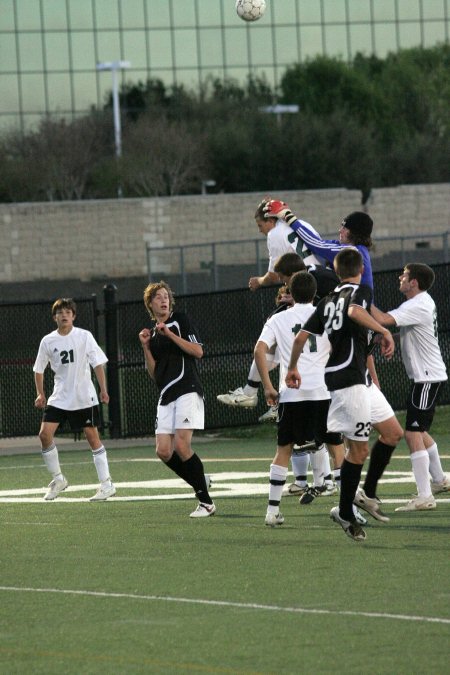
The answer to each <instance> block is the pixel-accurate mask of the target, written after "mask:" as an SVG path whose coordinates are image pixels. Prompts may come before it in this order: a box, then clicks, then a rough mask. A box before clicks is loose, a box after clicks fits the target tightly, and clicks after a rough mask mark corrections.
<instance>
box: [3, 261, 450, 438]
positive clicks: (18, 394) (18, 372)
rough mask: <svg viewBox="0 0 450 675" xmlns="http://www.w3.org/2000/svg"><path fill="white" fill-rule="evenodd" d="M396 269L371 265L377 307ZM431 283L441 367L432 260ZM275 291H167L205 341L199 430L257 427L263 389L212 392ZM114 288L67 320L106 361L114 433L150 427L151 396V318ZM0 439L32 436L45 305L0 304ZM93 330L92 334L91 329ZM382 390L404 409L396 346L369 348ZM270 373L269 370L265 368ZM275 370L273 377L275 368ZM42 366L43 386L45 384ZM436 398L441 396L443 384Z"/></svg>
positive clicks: (245, 352)
mask: <svg viewBox="0 0 450 675" xmlns="http://www.w3.org/2000/svg"><path fill="white" fill-rule="evenodd" d="M400 269H401V264H400V261H399V266H398V268H397V269H396V270H395V271H387V272H376V273H375V274H374V277H375V289H376V291H375V293H376V298H375V300H376V304H377V306H378V307H380V309H383V310H389V309H392V308H394V307H397V306H398V305H399V304H400V302H401V301H402V298H403V296H401V294H400V293H399V291H398V285H399V284H398V276H399V272H400ZM434 270H435V273H436V282H435V285H434V286H433V288H432V289H431V295H432V296H433V298H434V300H435V302H436V304H437V307H438V326H439V341H440V346H441V351H442V355H443V358H444V361H445V363H446V364H447V366H448V365H449V364H450V293H449V289H450V265H449V264H440V265H435V266H434ZM276 290H277V289H276V288H275V287H271V288H263V289H260V290H259V291H257V292H256V293H251V292H249V290H248V289H247V288H245V289H243V288H240V289H236V290H230V291H217V292H213V293H197V294H191V295H186V296H179V297H176V307H177V308H178V309H180V310H183V311H186V312H187V313H188V314H189V315H190V317H191V319H192V320H193V321H194V323H195V324H196V325H197V328H198V331H199V333H200V336H201V338H202V340H203V343H204V352H205V353H204V357H203V359H202V360H201V361H200V363H199V369H200V375H201V378H202V381H203V384H204V389H205V408H206V429H208V430H213V429H217V428H226V427H234V426H242V425H248V424H256V423H257V420H258V417H259V416H260V415H261V414H262V413H264V412H265V411H266V410H267V406H266V403H265V400H264V396H263V393H262V391H260V393H259V399H258V406H257V407H256V408H250V409H249V408H231V407H228V406H225V405H223V404H221V403H219V402H218V401H217V398H216V397H217V395H218V394H223V393H226V392H227V391H228V390H230V389H235V388H236V387H238V386H243V385H244V384H245V383H246V380H247V374H248V370H249V367H250V364H251V361H252V358H253V348H254V345H255V342H256V340H257V339H258V337H259V335H260V332H261V329H262V326H263V324H264V321H265V319H266V317H267V316H268V315H269V314H270V312H271V311H272V309H273V308H274V304H275V295H276ZM116 291H117V289H116V288H115V287H114V286H113V285H110V286H108V287H106V288H105V298H104V300H105V302H104V307H105V310H104V312H102V315H101V321H100V322H99V323H100V325H98V310H97V302H96V298H95V296H94V297H91V298H82V299H77V300H76V302H77V306H78V316H77V320H76V325H78V326H80V327H81V328H86V329H88V330H90V331H91V332H92V333H93V334H94V335H95V336H96V337H97V338H98V339H99V341H100V344H101V345H102V347H103V348H104V349H105V351H106V353H107V355H108V358H109V363H108V366H107V368H108V387H109V393H110V397H111V401H110V404H109V406H103V408H104V413H105V421H104V424H105V430H106V432H107V434H108V435H110V436H111V437H113V438H119V437H122V438H132V437H143V436H149V435H152V434H154V420H155V413H156V405H157V400H158V393H157V390H156V387H155V385H154V383H153V382H152V381H151V379H150V377H149V376H148V374H147V371H146V369H145V366H144V359H143V355H142V348H141V345H140V342H139V340H138V333H139V331H140V330H141V329H142V328H143V327H145V326H147V327H150V326H151V325H152V323H151V320H150V317H149V316H148V314H147V313H146V311H145V308H144V305H143V302H142V300H141V299H139V300H136V301H126V302H123V301H122V302H118V301H117V293H116ZM0 322H1V323H0V325H1V326H2V331H1V333H0V437H12V436H32V435H36V434H37V432H38V429H39V425H40V418H41V413H40V411H38V410H36V409H35V408H34V398H35V389H34V380H33V372H32V367H33V363H34V360H35V357H36V354H37V350H38V347H39V342H40V340H41V338H42V337H43V336H44V335H45V334H47V333H49V332H50V331H51V330H53V328H54V324H53V322H52V317H51V313H50V303H49V302H34V303H30V304H25V303H15V304H13V303H8V304H0ZM99 328H100V329H101V330H100V333H99ZM375 359H376V365H377V370H378V374H379V378H380V382H381V384H382V387H383V390H384V392H385V394H386V396H387V398H388V400H389V401H390V403H391V404H392V405H393V407H394V408H395V409H397V410H399V409H402V408H404V404H405V400H406V395H407V392H408V389H409V382H408V379H407V377H406V375H405V372H404V368H403V364H402V361H401V356H400V352H399V350H398V351H397V352H396V353H395V355H394V358H393V359H392V360H391V361H389V362H386V361H385V360H383V359H382V358H381V357H380V356H379V353H378V350H376V352H375ZM274 372H276V371H274ZM275 377H277V376H276V375H275ZM51 379H52V376H51V373H50V371H49V369H48V368H47V371H46V390H47V391H50V390H51V387H52V383H51ZM440 402H441V404H449V403H450V387H449V385H448V384H446V385H445V387H444V390H443V393H442V398H441V401H440Z"/></svg>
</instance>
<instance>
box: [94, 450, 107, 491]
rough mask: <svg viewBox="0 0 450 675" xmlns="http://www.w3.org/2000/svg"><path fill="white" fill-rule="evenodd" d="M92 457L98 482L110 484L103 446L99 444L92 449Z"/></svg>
mask: <svg viewBox="0 0 450 675" xmlns="http://www.w3.org/2000/svg"><path fill="white" fill-rule="evenodd" d="M92 457H93V459H94V464H95V468H96V469H97V476H98V479H99V481H100V483H107V484H108V485H110V484H111V477H110V475H109V467H108V457H107V456H106V450H105V446H103V445H101V446H100V447H99V448H97V450H93V451H92Z"/></svg>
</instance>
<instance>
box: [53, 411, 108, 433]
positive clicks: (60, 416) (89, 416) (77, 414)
mask: <svg viewBox="0 0 450 675" xmlns="http://www.w3.org/2000/svg"><path fill="white" fill-rule="evenodd" d="M99 420H100V416H99V411H98V405H94V406H91V407H90V408H83V409H82V410H63V409H62V408H55V406H53V405H48V406H46V408H45V410H44V414H43V416H42V421H43V422H52V423H55V424H64V422H66V421H67V422H68V423H69V425H70V428H71V430H72V431H79V430H80V429H85V428H86V427H98V424H99Z"/></svg>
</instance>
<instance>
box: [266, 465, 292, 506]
mask: <svg viewBox="0 0 450 675" xmlns="http://www.w3.org/2000/svg"><path fill="white" fill-rule="evenodd" d="M287 473H288V470H287V468H286V467H285V466H280V465H279V464H271V465H270V473H269V480H270V486H269V504H268V505H267V513H278V512H279V510H280V502H281V495H282V493H283V488H284V486H285V484H286V477H287ZM273 483H276V484H275V485H274V484H273Z"/></svg>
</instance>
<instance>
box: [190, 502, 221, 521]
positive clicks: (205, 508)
mask: <svg viewBox="0 0 450 675" xmlns="http://www.w3.org/2000/svg"><path fill="white" fill-rule="evenodd" d="M215 512H216V505H215V504H203V503H202V502H199V504H198V506H197V508H196V509H195V511H192V513H191V514H190V518H209V516H213V515H214V514H215Z"/></svg>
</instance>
